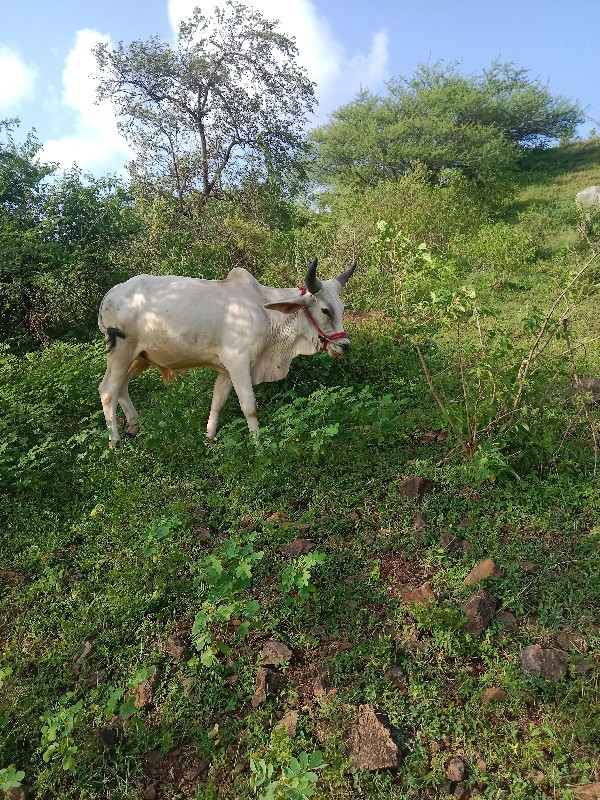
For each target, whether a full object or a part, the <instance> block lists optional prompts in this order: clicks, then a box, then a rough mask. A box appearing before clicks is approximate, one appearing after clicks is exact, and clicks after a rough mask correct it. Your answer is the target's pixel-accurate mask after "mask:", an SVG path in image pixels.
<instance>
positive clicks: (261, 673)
mask: <svg viewBox="0 0 600 800" xmlns="http://www.w3.org/2000/svg"><path fill="white" fill-rule="evenodd" d="M285 683H286V679H285V677H284V676H283V675H281V674H280V673H279V672H276V671H275V670H273V669H267V668H266V667H259V668H258V671H257V673H256V688H255V691H254V695H253V697H252V708H258V706H260V705H262V704H263V703H264V702H265V700H266V699H267V697H268V696H269V695H272V694H277V692H279V691H280V690H281V689H282V688H283V686H284V685H285Z"/></svg>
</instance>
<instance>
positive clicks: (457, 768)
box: [446, 756, 467, 783]
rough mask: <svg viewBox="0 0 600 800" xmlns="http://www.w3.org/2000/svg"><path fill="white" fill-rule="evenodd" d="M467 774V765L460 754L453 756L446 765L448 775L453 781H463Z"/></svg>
mask: <svg viewBox="0 0 600 800" xmlns="http://www.w3.org/2000/svg"><path fill="white" fill-rule="evenodd" d="M466 774H467V765H466V764H465V762H464V761H463V760H462V758H459V757H458V756H452V758H451V759H450V761H449V762H448V764H447V765H446V777H447V778H448V780H449V781H450V782H451V783H458V782H459V781H462V780H463V779H464V777H465V775H466Z"/></svg>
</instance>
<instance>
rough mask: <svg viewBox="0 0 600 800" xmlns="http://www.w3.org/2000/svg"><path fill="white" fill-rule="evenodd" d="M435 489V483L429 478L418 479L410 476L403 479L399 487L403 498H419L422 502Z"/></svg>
mask: <svg viewBox="0 0 600 800" xmlns="http://www.w3.org/2000/svg"><path fill="white" fill-rule="evenodd" d="M434 489H435V482H434V481H432V480H431V478H419V477H417V476H416V475H411V476H410V477H409V478H405V479H404V480H403V481H402V484H401V486H400V491H401V493H402V494H403V495H404V497H409V498H419V500H422V499H423V498H424V497H425V495H426V494H429V492H432V491H433V490H434Z"/></svg>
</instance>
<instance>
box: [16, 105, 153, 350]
mask: <svg viewBox="0 0 600 800" xmlns="http://www.w3.org/2000/svg"><path fill="white" fill-rule="evenodd" d="M17 124H18V121H17V120H5V121H3V122H0V133H2V132H4V137H3V139H1V140H0V336H2V338H6V339H12V340H14V341H16V342H18V343H21V344H30V343H31V342H32V341H38V342H39V341H46V340H47V339H48V337H49V336H50V335H51V334H56V333H65V332H71V333H72V332H74V331H76V332H80V333H84V332H85V333H87V332H89V330H90V328H91V327H94V328H95V318H96V314H97V307H98V300H99V297H101V296H102V294H103V293H104V292H105V291H106V290H107V289H108V287H109V286H110V285H111V284H112V283H114V282H115V279H116V278H119V277H121V276H120V275H118V274H116V272H117V271H116V270H115V267H114V262H115V255H116V254H117V253H118V252H119V251H120V250H122V248H123V246H124V243H125V242H126V241H127V240H128V239H129V237H130V236H131V235H132V234H133V232H134V231H135V228H136V224H137V223H136V220H135V214H134V211H133V209H132V208H131V205H130V202H129V197H128V195H127V193H126V192H125V190H124V188H123V187H122V186H121V185H120V183H119V182H118V181H116V180H113V179H111V178H100V179H95V178H93V177H92V176H89V175H88V176H82V175H81V174H80V172H79V171H78V170H76V169H73V170H71V171H69V172H66V173H63V174H62V175H59V176H55V175H54V172H55V166H54V165H51V164H44V163H41V162H40V161H39V159H38V152H39V149H40V144H39V142H38V141H37V140H36V139H35V137H34V136H33V134H31V133H30V134H29V135H28V136H27V137H26V140H25V142H24V143H23V144H18V143H16V142H15V141H14V138H13V130H14V128H15V127H16V125H17Z"/></svg>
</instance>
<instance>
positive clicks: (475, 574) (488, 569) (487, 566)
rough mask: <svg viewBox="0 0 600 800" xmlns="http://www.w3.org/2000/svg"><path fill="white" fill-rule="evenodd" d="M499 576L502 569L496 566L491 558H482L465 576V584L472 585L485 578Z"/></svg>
mask: <svg viewBox="0 0 600 800" xmlns="http://www.w3.org/2000/svg"><path fill="white" fill-rule="evenodd" d="M501 576H502V570H501V569H500V567H497V566H496V564H495V563H494V561H493V560H492V559H491V558H484V560H483V561H482V562H481V563H480V564H478V565H477V566H476V567H475V568H474V569H472V570H471V572H469V574H468V575H467V577H466V578H465V584H466V585H467V586H473V584H475V583H480V581H483V580H485V579H486V578H500V577H501Z"/></svg>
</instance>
